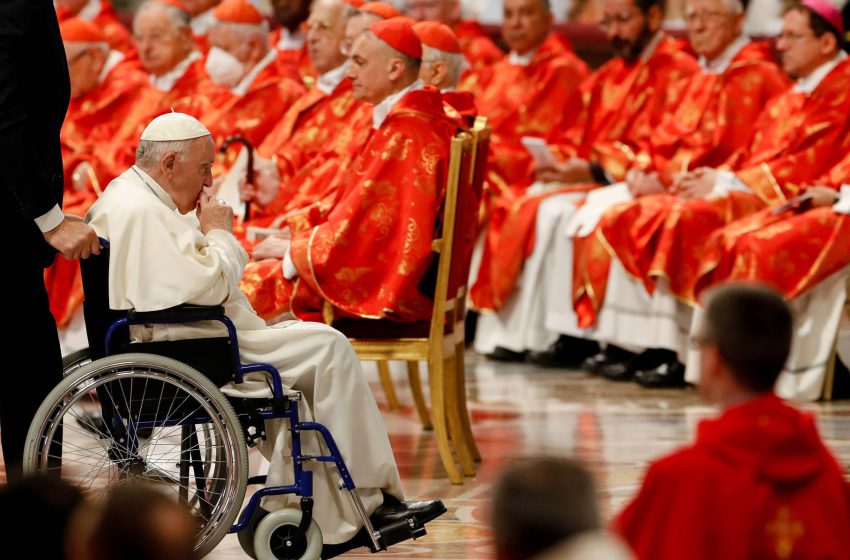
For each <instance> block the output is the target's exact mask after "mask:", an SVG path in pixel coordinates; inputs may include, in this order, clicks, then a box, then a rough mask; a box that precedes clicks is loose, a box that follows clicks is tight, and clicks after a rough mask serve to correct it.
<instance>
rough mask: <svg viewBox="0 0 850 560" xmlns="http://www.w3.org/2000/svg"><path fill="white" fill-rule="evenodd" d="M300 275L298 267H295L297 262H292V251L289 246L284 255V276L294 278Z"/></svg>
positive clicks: (288, 278) (289, 278)
mask: <svg viewBox="0 0 850 560" xmlns="http://www.w3.org/2000/svg"><path fill="white" fill-rule="evenodd" d="M296 276H298V269H297V268H295V263H294V262H292V251H291V250H290V248H288V247H287V249H286V253H285V254H284V255H283V277H284V278H286V279H287V280H292V279H293V278H295V277H296Z"/></svg>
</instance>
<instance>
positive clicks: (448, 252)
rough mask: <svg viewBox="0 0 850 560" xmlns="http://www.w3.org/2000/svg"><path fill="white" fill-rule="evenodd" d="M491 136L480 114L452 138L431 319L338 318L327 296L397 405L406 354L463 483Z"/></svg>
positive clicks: (469, 466)
mask: <svg viewBox="0 0 850 560" xmlns="http://www.w3.org/2000/svg"><path fill="white" fill-rule="evenodd" d="M489 140H490V130H489V129H488V128H487V123H486V119H484V118H481V117H479V118H478V119H477V120H476V123H475V126H474V127H473V129H472V131H470V132H465V131H464V132H459V133H458V134H457V135H456V136H455V137H454V138H453V139H452V144H451V153H450V158H449V169H448V179H447V184H446V195H445V201H444V205H443V213H442V221H441V223H440V224H438V228H437V231H438V234H437V236H436V238H435V239H434V241H433V242H432V244H431V246H432V249H433V251H434V253H435V254H436V258H437V259H438V266H437V275H436V287H435V293H434V307H433V312H432V315H431V319H430V320H428V321H421V322H418V323H394V322H391V321H384V320H381V321H370V320H361V319H344V318H343V319H335V313H334V309H333V307H332V306H331V305H330V304H328V303H327V302H326V304H325V309H324V319H325V322H327V323H328V324H332V325H333V326H334V327H336V328H337V329H339V330H340V331H341V332H343V333H345V334H346V335H347V336H348V337H349V339H350V340H351V344H352V345H353V346H354V349H355V350H356V351H357V355H358V356H359V357H360V359H361V360H374V361H376V362H377V363H378V371H379V374H380V378H381V385H382V387H383V389H384V392H385V394H386V395H387V400H388V401H389V403H390V406H391V407H393V406H396V407H397V406H398V397H397V396H396V393H395V388H394V386H393V382H392V378H391V377H390V373H389V367H388V362H389V361H391V360H402V361H406V362H407V368H408V379H409V381H410V388H411V392H412V393H413V398H414V402H415V404H416V409H417V411H418V413H419V416H420V418H421V420H422V424H423V427H424V428H425V429H429V428H432V427H433V430H434V434H435V436H436V439H437V447H438V450H439V453H440V458H441V460H442V463H443V466H444V467H445V469H446V472H447V473H448V476H449V479H450V480H451V481H452V483H454V484H460V483H462V482H463V476H464V475H465V476H473V475H474V474H475V462H476V461H480V460H481V455H480V453H479V451H478V448H477V446H476V444H475V440H474V438H473V435H472V429H471V427H470V422H469V413H468V410H467V405H466V381H465V371H464V360H463V355H464V348H465V340H464V322H465V318H466V292H467V286H466V284H467V279H468V277H469V266H470V261H471V258H472V248H473V245H474V242H475V238H476V235H477V229H478V227H477V224H478V222H477V215H478V206H479V203H480V200H481V192H482V185H483V178H484V173H485V170H486V160H487V152H488V149H489ZM420 360H427V362H428V375H429V385H430V389H431V410H430V415H429V410H428V406H427V404H426V402H425V396H424V391H423V389H422V382H421V377H420V372H419V361H420ZM455 455H456V456H457V459H455ZM458 463H459V464H460V470H459V469H458ZM461 473H462V474H461Z"/></svg>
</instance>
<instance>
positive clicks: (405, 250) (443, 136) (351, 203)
mask: <svg viewBox="0 0 850 560" xmlns="http://www.w3.org/2000/svg"><path fill="white" fill-rule="evenodd" d="M456 127H457V123H456V121H454V120H453V119H450V118H449V117H447V116H446V115H445V113H444V112H443V101H442V97H441V96H440V94H439V92H438V91H437V90H435V89H434V88H430V87H428V88H425V89H423V90H418V91H413V92H410V93H408V94H407V95H405V96H404V98H402V100H401V101H399V102H398V103H397V104H396V105H395V106H394V107H393V108H392V110H391V111H390V113H389V115H388V116H387V118H386V120H385V121H384V122H383V124H382V125H381V127H380V128H379V129H377V130H373V131H372V132H371V135H370V137H369V139H368V141H367V143H366V145H365V146H364V147H363V149H362V150H361V152H360V153H359V155H358V156H357V157H356V158H355V160H354V161H353V163H352V164H351V165H350V166H349V167H348V169H346V170H345V171H344V173H343V179H342V180H341V181H340V188H339V190H338V191H337V193H336V195H335V197H334V198H335V200H334V201H333V202H334V203H333V204H327V205H324V206H322V205H314V206H312V207H309V208H307V209H305V210H304V211H303V212H301V213H299V214H296V215H295V216H293V217H291V218H289V220H288V223H289V226H290V228H291V230H292V249H291V255H292V259H293V262H294V264H295V267H296V268H297V270H298V273H299V276H298V278H297V280H296V282H295V283H294V284H293V283H291V282H288V281H286V280H285V279H284V278H283V276H282V275H281V273H280V261H261V262H260V263H256V265H249V267H248V269H247V270H246V273H245V277H244V278H243V281H242V288H243V290H244V291H245V294H246V296H248V299H249V300H250V301H251V304H252V305H253V306H254V309H255V310H256V311H257V312H258V313H259V314H260V315H261V316H264V317H271V316H275V315H278V314H280V313H281V312H283V311H285V310H286V309H290V310H291V311H292V313H293V314H294V315H295V316H297V317H299V318H301V319H305V320H319V321H320V320H321V319H322V317H321V310H322V304H323V301H325V300H326V301H329V302H330V303H332V304H333V305H334V306H335V307H336V308H337V309H338V310H339V311H340V312H341V313H342V314H345V315H348V316H354V317H364V318H387V319H393V320H397V321H416V320H420V319H424V318H427V317H429V316H430V314H431V307H432V301H431V299H430V298H429V297H428V296H426V295H424V294H423V293H422V292H421V291H420V286H419V284H420V282H421V280H422V277H423V275H424V274H425V271H426V270H427V268H428V266H429V264H430V262H431V260H432V252H431V240H432V239H433V238H434V232H435V227H436V225H437V217H438V213H439V210H440V207H441V204H442V198H443V196H444V194H445V181H446V173H447V165H448V159H449V144H450V141H451V138H452V136H453V135H454V133H455V131H456ZM268 263H272V264H271V265H269V264H268ZM270 266H271V267H272V268H273V269H274V271H275V272H276V274H271V275H270V274H265V275H264V276H263V277H261V278H260V277H258V276H259V275H260V274H264V273H266V272H267V271H268V270H269V267H270ZM258 273H259V274H258ZM258 296H259V297H258ZM269 296H271V297H269Z"/></svg>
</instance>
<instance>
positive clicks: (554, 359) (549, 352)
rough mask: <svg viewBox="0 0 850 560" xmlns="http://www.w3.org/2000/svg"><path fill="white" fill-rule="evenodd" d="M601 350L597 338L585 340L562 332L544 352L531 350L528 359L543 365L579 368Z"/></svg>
mask: <svg viewBox="0 0 850 560" xmlns="http://www.w3.org/2000/svg"><path fill="white" fill-rule="evenodd" d="M597 352H599V344H598V343H597V342H596V341H595V340H585V339H583V338H578V337H575V336H567V335H564V334H562V335H561V336H560V337H558V340H556V341H555V342H553V343H552V345H551V346H550V347H549V348H547V349H546V350H544V351H542V352H529V353H528V356H527V359H528V361H529V362H531V363H533V364H537V365H538V366H542V367H559V368H572V369H576V368H578V367H579V366H580V365H581V364H582V362H584V360H585V359H586V358H587V357H588V356H592V355H594V354H596V353H597Z"/></svg>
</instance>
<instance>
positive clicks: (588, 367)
mask: <svg viewBox="0 0 850 560" xmlns="http://www.w3.org/2000/svg"><path fill="white" fill-rule="evenodd" d="M636 357H637V354H635V353H634V352H629V351H628V350H626V349H624V348H620V347H619V346H615V345H613V344H609V345H607V346H606V347H605V349H604V350H602V351H601V352H597V353H596V354H594V355H593V356H590V357H589V358H587V359H586V360H585V361H584V362H582V364H581V369H583V370H584V371H586V372H588V373H596V374H600V373H602V369H603V368H605V367H606V366H612V365H614V364H626V363H629V362H631V361H632V360H634V359H635V358H636Z"/></svg>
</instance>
